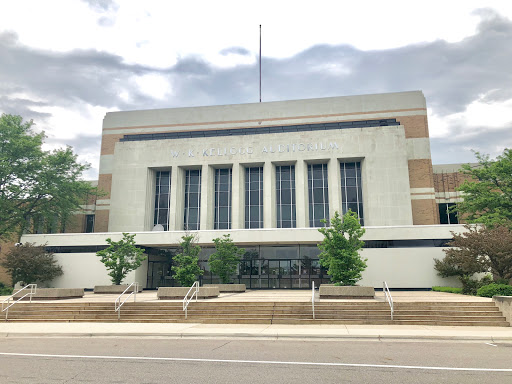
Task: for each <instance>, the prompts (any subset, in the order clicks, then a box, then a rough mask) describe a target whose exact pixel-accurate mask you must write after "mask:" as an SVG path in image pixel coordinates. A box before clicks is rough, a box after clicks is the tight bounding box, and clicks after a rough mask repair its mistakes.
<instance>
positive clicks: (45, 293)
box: [14, 288, 84, 301]
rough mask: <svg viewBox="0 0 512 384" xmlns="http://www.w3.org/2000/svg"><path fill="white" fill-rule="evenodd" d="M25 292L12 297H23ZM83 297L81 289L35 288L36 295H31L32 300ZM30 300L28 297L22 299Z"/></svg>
mask: <svg viewBox="0 0 512 384" xmlns="http://www.w3.org/2000/svg"><path fill="white" fill-rule="evenodd" d="M27 292H29V291H27V290H24V291H22V292H20V293H18V294H16V295H15V296H14V298H15V299H16V298H20V297H22V296H23V295H25V294H26V293H27ZM79 297H84V289H83V288H37V289H36V294H35V295H32V300H64V299H75V298H79ZM23 300H24V301H25V300H30V296H27V297H25V298H24V299H23Z"/></svg>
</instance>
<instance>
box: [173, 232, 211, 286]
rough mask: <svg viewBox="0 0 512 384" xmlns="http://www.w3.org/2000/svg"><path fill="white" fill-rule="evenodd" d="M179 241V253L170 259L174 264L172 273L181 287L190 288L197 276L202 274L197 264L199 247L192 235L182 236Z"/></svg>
mask: <svg viewBox="0 0 512 384" xmlns="http://www.w3.org/2000/svg"><path fill="white" fill-rule="evenodd" d="M181 240H182V241H181V243H180V248H181V252H180V253H178V254H177V255H175V256H174V257H173V258H172V260H173V264H174V265H173V266H172V271H173V272H174V275H175V278H176V280H178V281H179V282H180V284H181V285H182V286H183V287H190V286H191V285H192V284H194V282H195V281H196V280H197V276H202V275H203V273H204V271H203V270H202V269H201V268H199V264H198V263H199V258H198V256H199V252H201V247H200V246H199V245H197V239H196V237H195V236H194V235H186V236H182V237H181Z"/></svg>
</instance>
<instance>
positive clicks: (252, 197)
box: [245, 167, 263, 228]
mask: <svg viewBox="0 0 512 384" xmlns="http://www.w3.org/2000/svg"><path fill="white" fill-rule="evenodd" d="M245 228H263V167H254V168H245Z"/></svg>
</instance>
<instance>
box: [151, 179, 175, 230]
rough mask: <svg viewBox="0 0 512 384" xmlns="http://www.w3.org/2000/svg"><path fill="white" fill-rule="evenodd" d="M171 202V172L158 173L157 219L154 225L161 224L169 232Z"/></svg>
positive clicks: (156, 192)
mask: <svg viewBox="0 0 512 384" xmlns="http://www.w3.org/2000/svg"><path fill="white" fill-rule="evenodd" d="M170 200H171V172H169V171H157V172H156V191H155V217H154V219H153V225H157V224H161V225H162V226H163V227H164V231H168V230H169V210H170V209H169V206H170V204H169V202H170Z"/></svg>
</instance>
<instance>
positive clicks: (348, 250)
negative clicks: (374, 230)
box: [318, 210, 367, 285]
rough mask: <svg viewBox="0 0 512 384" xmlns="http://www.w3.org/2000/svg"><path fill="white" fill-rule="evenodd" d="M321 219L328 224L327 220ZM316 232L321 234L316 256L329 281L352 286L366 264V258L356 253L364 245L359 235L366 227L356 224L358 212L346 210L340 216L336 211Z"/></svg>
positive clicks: (360, 275) (358, 278)
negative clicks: (329, 278) (319, 251)
mask: <svg viewBox="0 0 512 384" xmlns="http://www.w3.org/2000/svg"><path fill="white" fill-rule="evenodd" d="M322 222H323V223H325V224H327V221H326V220H322ZM318 231H319V232H320V233H321V234H322V235H324V239H323V240H322V242H321V243H320V244H318V248H320V250H321V251H322V252H321V253H320V255H319V256H318V257H319V259H320V264H321V265H322V266H323V267H325V268H327V269H328V270H327V273H328V274H329V275H331V282H332V283H334V284H335V285H355V284H356V282H357V281H359V280H361V278H362V272H363V271H364V270H365V269H366V266H367V265H366V261H367V260H366V259H363V258H362V257H361V255H360V254H359V251H360V250H361V248H363V245H364V242H363V241H361V240H360V238H361V236H363V234H364V231H365V230H364V228H362V227H361V224H359V219H358V217H357V213H354V212H352V211H351V210H349V211H348V212H347V213H345V214H344V215H343V218H342V217H340V214H339V213H338V212H335V213H334V216H333V218H332V219H331V225H330V226H329V227H325V228H319V229H318Z"/></svg>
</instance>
